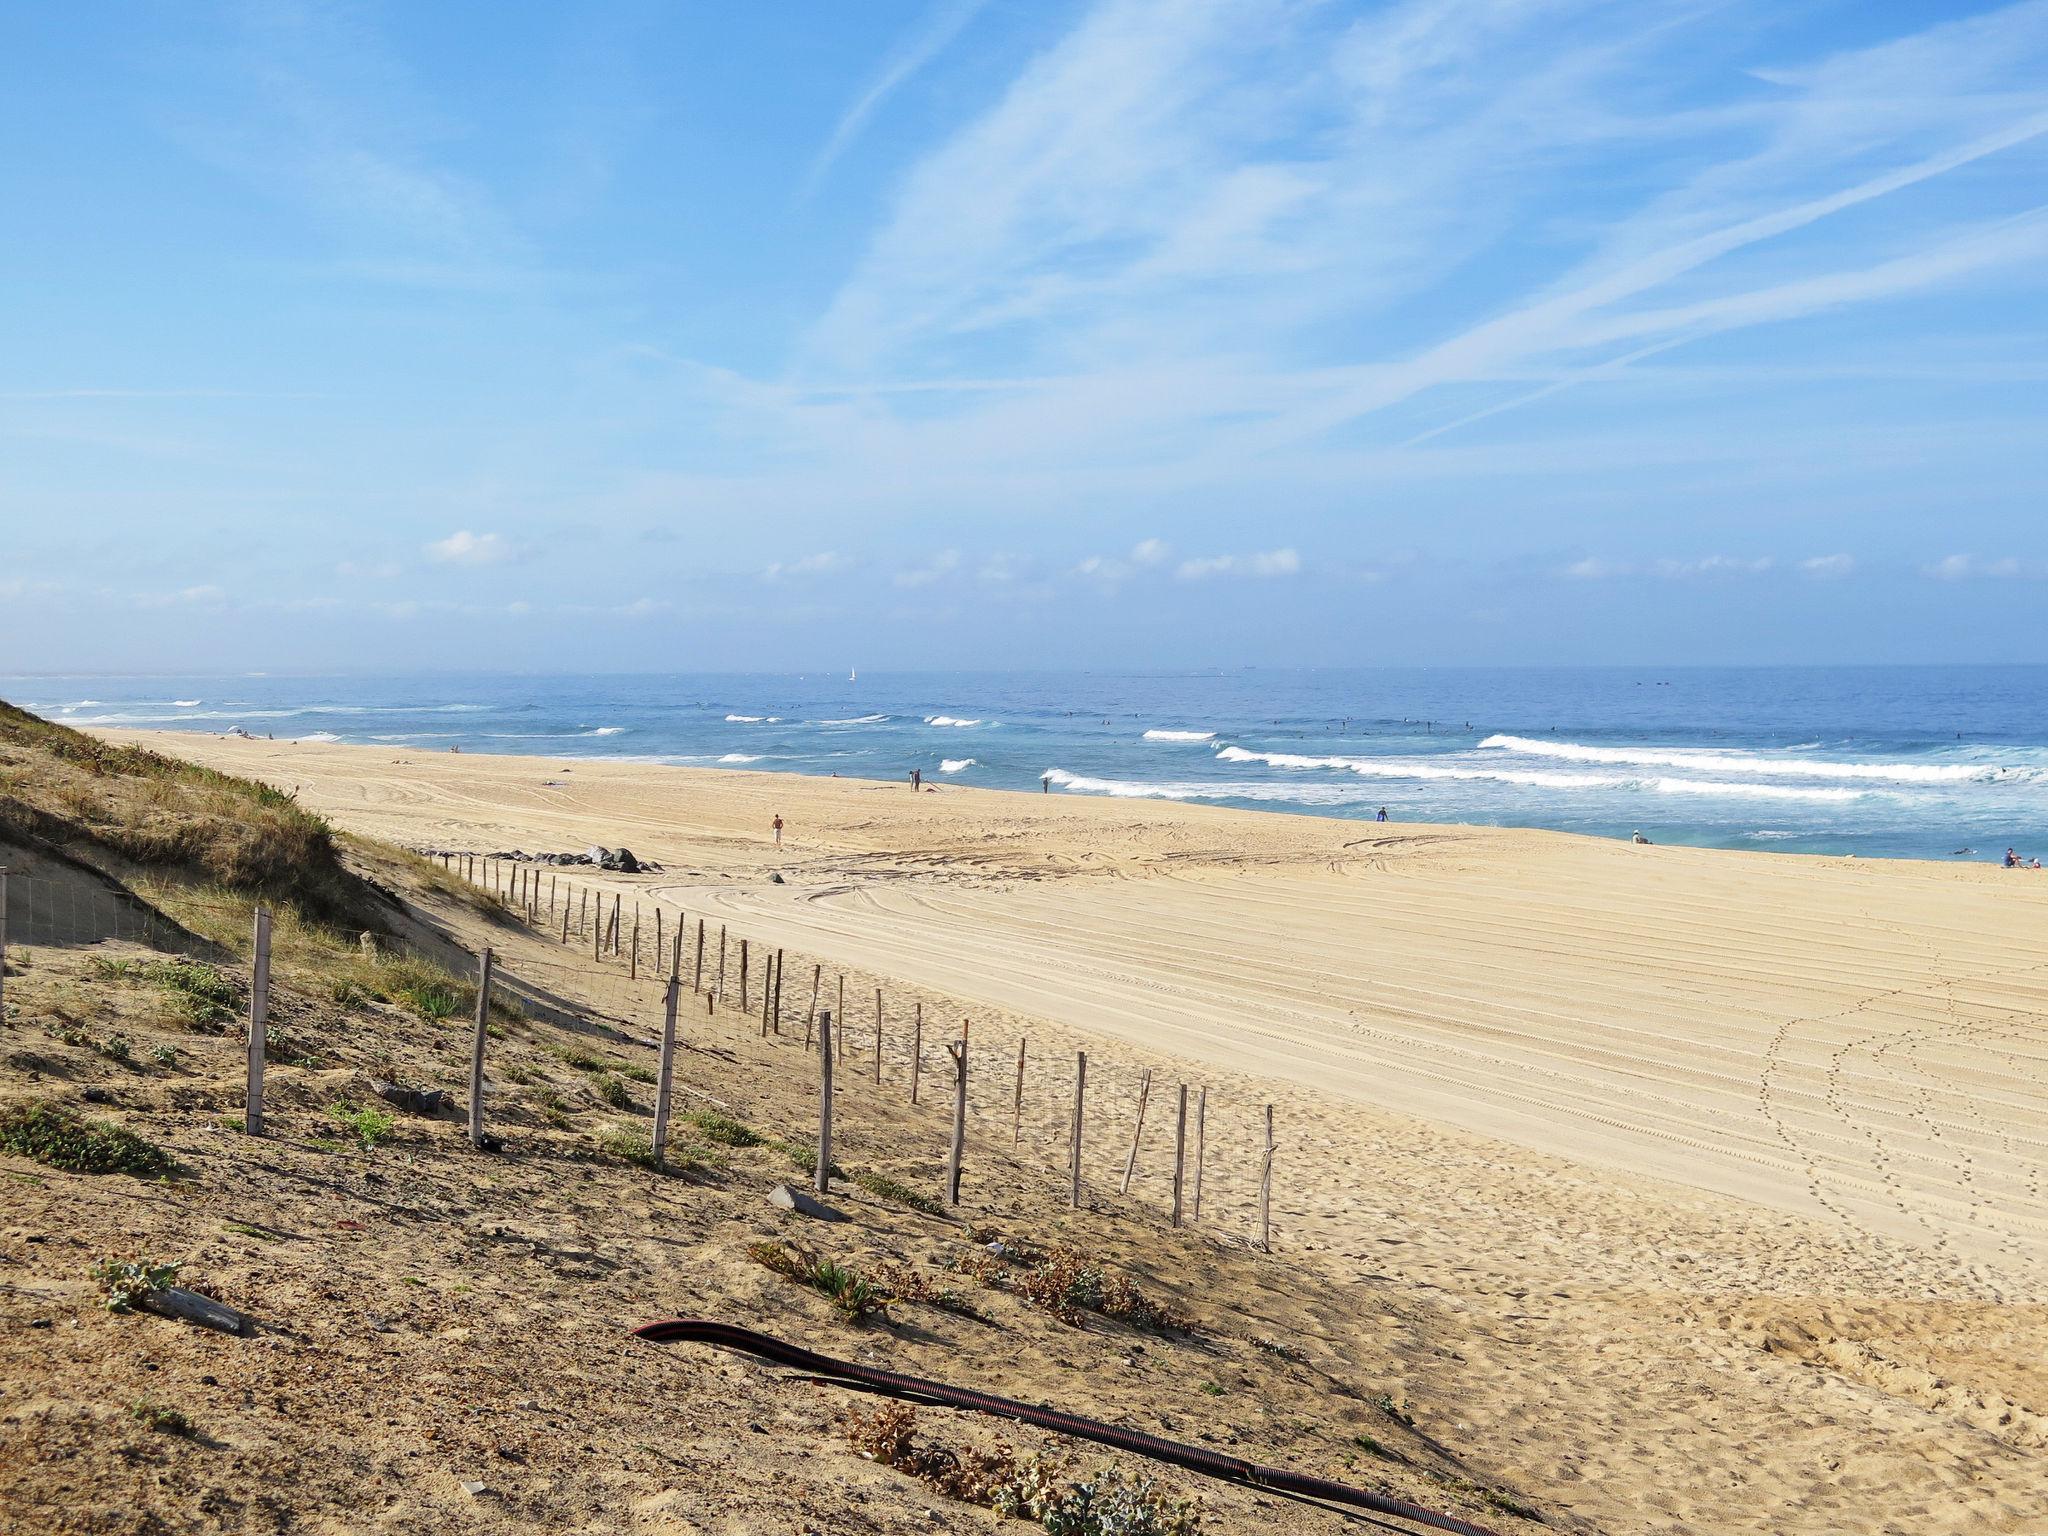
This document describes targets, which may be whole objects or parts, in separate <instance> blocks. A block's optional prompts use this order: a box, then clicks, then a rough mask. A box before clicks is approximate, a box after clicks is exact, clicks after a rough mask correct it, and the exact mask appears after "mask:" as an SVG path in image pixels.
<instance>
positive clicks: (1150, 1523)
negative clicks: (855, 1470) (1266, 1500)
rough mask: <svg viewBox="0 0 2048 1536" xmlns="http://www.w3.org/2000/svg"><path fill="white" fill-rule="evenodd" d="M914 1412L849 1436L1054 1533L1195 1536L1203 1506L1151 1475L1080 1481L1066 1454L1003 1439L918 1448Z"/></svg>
mask: <svg viewBox="0 0 2048 1536" xmlns="http://www.w3.org/2000/svg"><path fill="white" fill-rule="evenodd" d="M916 1430H917V1410H916V1409H915V1408H912V1407H911V1406H910V1405H909V1404H907V1403H889V1404H887V1405H885V1406H883V1407H881V1408H878V1409H876V1410H875V1411H874V1412H873V1413H872V1414H863V1413H853V1414H849V1415H848V1416H847V1425H846V1431H845V1433H846V1438H847V1440H848V1442H849V1443H851V1444H852V1446H853V1448H854V1449H855V1450H857V1451H858V1452H859V1453H860V1454H861V1455H863V1456H866V1457H868V1458H869V1459H870V1460H873V1461H879V1462H881V1463H882V1464H883V1465H884V1466H889V1467H894V1468H896V1469H897V1470H898V1471H900V1472H904V1473H907V1474H909V1475H910V1476H912V1477H915V1478H916V1479H917V1480H918V1481H920V1482H922V1483H924V1484H925V1485H926V1486H927V1487H929V1488H932V1489H934V1490H935V1491H937V1492H939V1493H942V1494H944V1495H945V1496H946V1497H947V1498H949V1499H957V1500H959V1501H961V1502H962V1503H966V1504H977V1505H980V1506H981V1507H983V1508H985V1509H992V1510H994V1511H995V1512H996V1513H997V1514H1002V1515H1009V1516H1012V1517H1015V1518H1019V1519H1025V1520H1030V1521H1032V1522H1034V1523H1035V1524H1037V1525H1039V1526H1040V1527H1042V1528H1043V1529H1044V1530H1046V1531H1048V1532H1050V1533H1052V1536H1198V1533H1199V1532H1200V1531H1201V1528H1202V1515H1201V1509H1200V1507H1199V1506H1198V1505H1196V1504H1194V1503H1193V1502H1191V1501H1189V1500H1185V1499H1177V1498H1174V1497H1173V1496H1172V1495H1170V1494H1169V1493H1167V1492H1166V1491H1165V1490H1164V1489H1163V1488H1162V1487H1161V1486H1160V1485H1159V1484H1158V1483H1157V1482H1155V1481H1154V1480H1153V1479H1152V1478H1150V1477H1145V1476H1139V1477H1131V1476H1129V1475H1128V1474H1126V1473H1124V1472H1122V1471H1121V1470H1119V1469H1118V1468H1116V1467H1113V1466H1105V1467H1103V1468H1102V1469H1101V1470H1100V1471H1098V1472H1097V1473H1096V1474H1095V1476H1093V1477H1091V1478H1087V1479H1082V1480H1075V1479H1073V1478H1071V1477H1070V1476H1069V1470H1070V1468H1071V1467H1072V1465H1073V1464H1072V1463H1071V1462H1070V1461H1068V1460H1067V1459H1066V1458H1064V1457H1047V1456H1039V1455H1030V1456H1025V1457H1022V1458H1019V1457H1018V1456H1017V1454H1016V1453H1015V1452H1014V1451H1012V1450H1011V1449H1010V1447H1009V1446H1008V1445H1007V1444H1006V1443H1004V1442H1003V1441H1000V1440H999V1441H997V1442H996V1444H995V1446H994V1447H993V1448H991V1449H989V1450H977V1449H975V1448H974V1447H972V1446H962V1447H961V1448H960V1449H958V1450H952V1449H947V1448H944V1447H926V1446H921V1445H919V1444H918V1443H917V1437H916Z"/></svg>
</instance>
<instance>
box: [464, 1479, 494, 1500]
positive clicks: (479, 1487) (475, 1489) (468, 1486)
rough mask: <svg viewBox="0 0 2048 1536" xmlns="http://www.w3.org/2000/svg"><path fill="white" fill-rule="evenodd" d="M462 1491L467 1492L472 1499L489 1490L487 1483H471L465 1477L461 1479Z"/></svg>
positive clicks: (481, 1495)
mask: <svg viewBox="0 0 2048 1536" xmlns="http://www.w3.org/2000/svg"><path fill="white" fill-rule="evenodd" d="M462 1491H463V1492H464V1493H466V1494H468V1495H469V1496H470V1497H471V1498H472V1499H480V1498H482V1497H483V1496H484V1495H485V1494H487V1493H489V1492H490V1491H491V1490H490V1488H489V1486H488V1485H486V1484H484V1483H473V1482H471V1481H470V1480H469V1479H468V1478H466V1477H465V1478H464V1479H463V1480H462Z"/></svg>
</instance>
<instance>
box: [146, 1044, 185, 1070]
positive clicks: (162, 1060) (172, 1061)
mask: <svg viewBox="0 0 2048 1536" xmlns="http://www.w3.org/2000/svg"><path fill="white" fill-rule="evenodd" d="M149 1059H150V1060H151V1061H153V1062H155V1063H156V1064H157V1065H158V1066H160V1067H175V1066H176V1065H177V1064H178V1053H177V1051H175V1050H174V1049H172V1048H171V1047H170V1046H168V1045H153V1046H151V1047H150V1048H149Z"/></svg>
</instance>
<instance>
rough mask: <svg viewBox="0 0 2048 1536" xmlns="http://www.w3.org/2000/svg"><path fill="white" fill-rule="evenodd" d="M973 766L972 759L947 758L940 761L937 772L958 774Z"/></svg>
mask: <svg viewBox="0 0 2048 1536" xmlns="http://www.w3.org/2000/svg"><path fill="white" fill-rule="evenodd" d="M973 766H974V759H973V758H971V757H948V758H944V759H942V760H941V761H940V763H939V772H941V773H958V772H959V771H960V770H961V769H963V768H972V767H973Z"/></svg>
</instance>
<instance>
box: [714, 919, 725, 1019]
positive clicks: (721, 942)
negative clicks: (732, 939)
mask: <svg viewBox="0 0 2048 1536" xmlns="http://www.w3.org/2000/svg"><path fill="white" fill-rule="evenodd" d="M711 995H712V996H713V997H715V998H717V999H718V1001H720V1002H721V1003H722V1002H724V1001H725V924H723V923H720V924H719V925H718V985H717V986H715V987H713V988H712V989H711Z"/></svg>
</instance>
